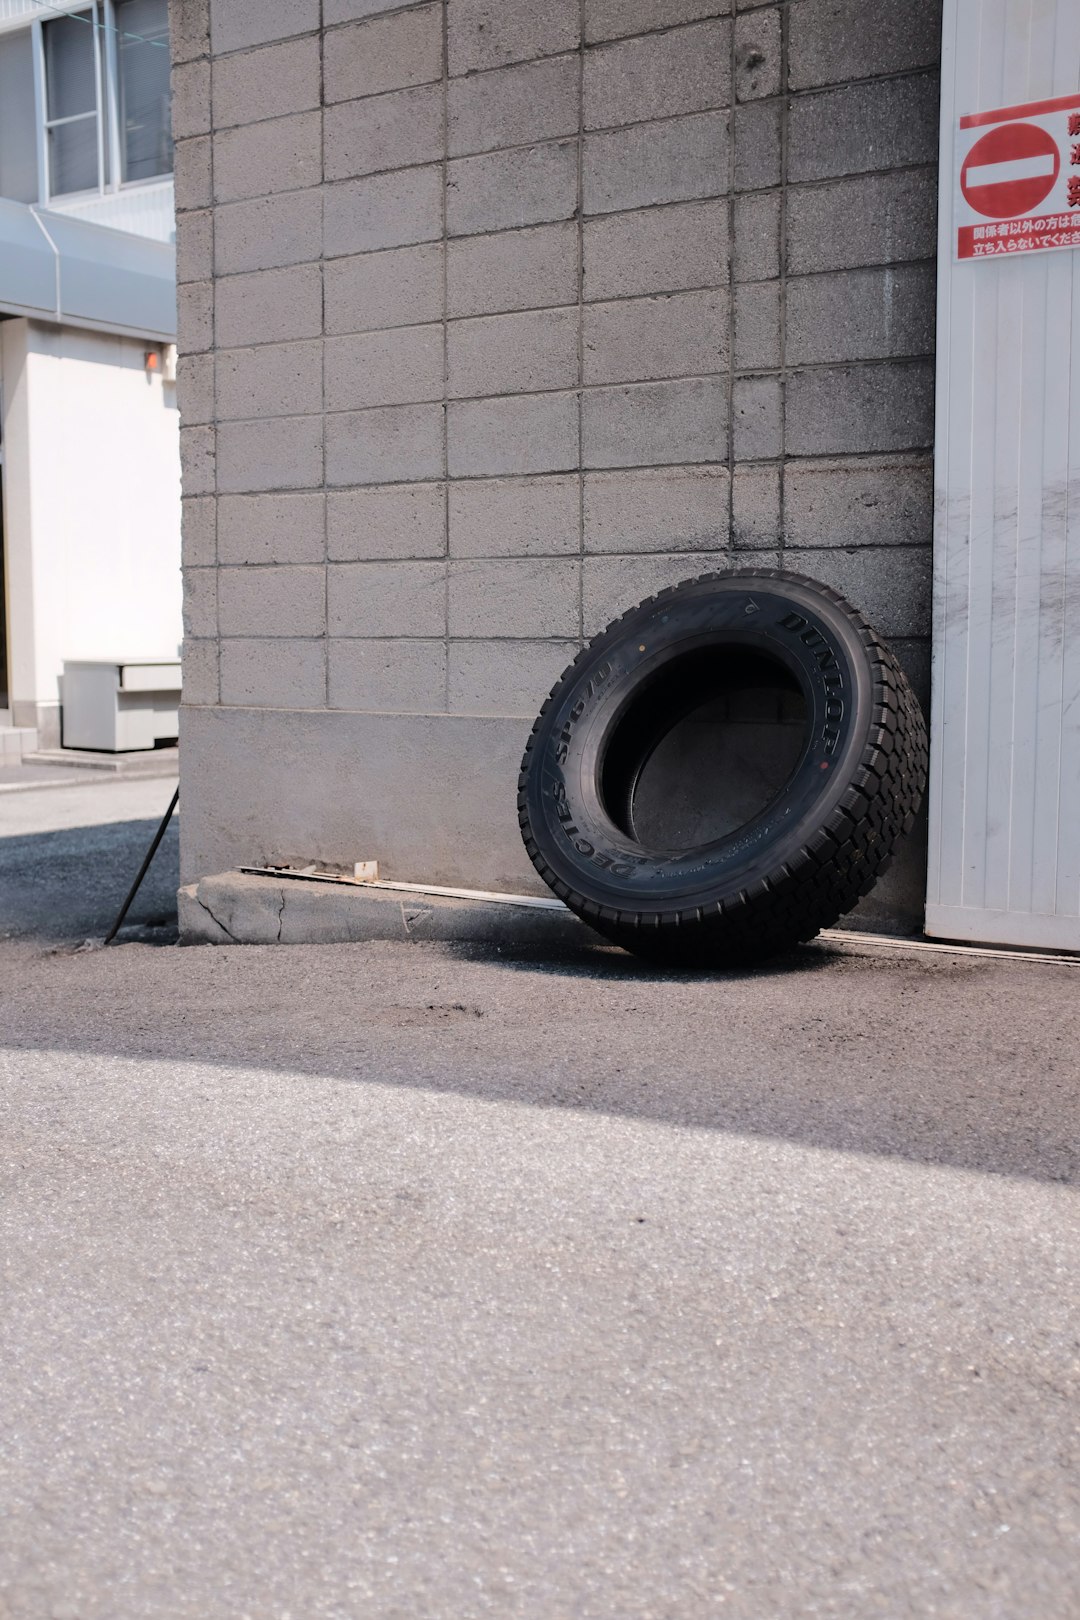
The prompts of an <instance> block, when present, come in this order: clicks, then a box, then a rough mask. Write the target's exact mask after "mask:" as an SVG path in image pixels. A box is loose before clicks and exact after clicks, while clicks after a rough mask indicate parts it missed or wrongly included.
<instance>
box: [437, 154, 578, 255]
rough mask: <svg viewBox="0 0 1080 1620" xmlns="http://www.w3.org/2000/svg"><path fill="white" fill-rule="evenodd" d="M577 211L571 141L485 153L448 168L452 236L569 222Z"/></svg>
mask: <svg viewBox="0 0 1080 1620" xmlns="http://www.w3.org/2000/svg"><path fill="white" fill-rule="evenodd" d="M576 207H577V146H576V143H575V142H573V141H558V142H552V143H550V144H547V145H543V146H518V147H514V148H513V149H512V150H511V151H509V152H485V153H482V154H481V155H480V156H479V157H467V158H454V159H453V161H452V162H451V163H449V164H448V165H447V179H446V224H447V229H448V231H449V232H450V235H451V236H471V235H474V234H476V233H477V232H479V231H500V230H509V229H511V228H513V227H514V226H517V225H537V224H540V223H542V222H544V221H547V220H553V219H569V218H570V217H571V216H572V215H573V213H574V210H575V208H576Z"/></svg>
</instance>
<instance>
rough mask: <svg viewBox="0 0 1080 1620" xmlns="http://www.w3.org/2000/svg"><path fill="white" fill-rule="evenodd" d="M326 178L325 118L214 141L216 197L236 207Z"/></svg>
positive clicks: (294, 117)
mask: <svg viewBox="0 0 1080 1620" xmlns="http://www.w3.org/2000/svg"><path fill="white" fill-rule="evenodd" d="M321 179H322V114H321V113H317V112H306V113H293V114H291V115H290V117H288V118H271V119H269V120H268V121H267V122H266V123H265V124H246V125H243V126H241V128H239V129H226V130H223V131H222V132H221V133H220V134H216V135H215V136H214V197H215V200H216V201H217V202H235V201H237V200H238V199H239V198H241V197H263V196H266V195H267V194H268V193H270V192H274V191H299V190H300V189H301V188H302V187H303V186H316V185H318V184H319V182H320V180H321Z"/></svg>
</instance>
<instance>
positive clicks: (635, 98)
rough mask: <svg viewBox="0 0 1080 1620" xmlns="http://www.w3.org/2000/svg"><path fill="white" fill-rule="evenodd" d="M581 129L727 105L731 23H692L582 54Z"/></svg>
mask: <svg viewBox="0 0 1080 1620" xmlns="http://www.w3.org/2000/svg"><path fill="white" fill-rule="evenodd" d="M584 90H585V128H586V129H610V128H612V127H613V126H614V125H616V124H636V123H640V122H642V120H644V119H649V118H673V117H676V116H677V115H679V114H681V113H696V112H706V111H707V110H708V109H709V108H710V107H726V106H728V105H729V104H730V102H731V24H730V23H729V22H727V21H726V20H720V19H717V20H714V21H710V22H701V23H694V24H692V25H691V26H690V27H689V28H676V29H672V30H671V32H669V33H661V34H645V35H642V36H640V37H639V38H637V39H627V40H623V41H620V42H619V43H618V44H616V45H600V46H597V47H595V48H594V49H592V50H589V51H587V52H586V54H585V84H584Z"/></svg>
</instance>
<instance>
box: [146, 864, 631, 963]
mask: <svg viewBox="0 0 1080 1620" xmlns="http://www.w3.org/2000/svg"><path fill="white" fill-rule="evenodd" d="M177 901H178V907H179V913H180V943H181V944H182V945H342V944H349V943H356V942H359V941H364V940H374V939H394V940H406V941H413V942H417V943H418V942H422V941H424V940H439V941H459V942H460V941H472V942H474V943H483V944H488V945H513V946H521V945H541V946H546V947H553V948H555V947H557V948H562V949H565V948H566V947H568V946H570V947H578V948H580V947H582V946H588V945H596V944H597V943H600V941H599V939H598V936H597V935H596V934H594V933H593V932H592V930H591V929H589V928H586V926H585V924H584V923H582V922H580V921H579V920H578V918H577V917H575V916H574V915H573V914H572V912H569V911H567V910H566V908H565V906H550V905H549V906H544V905H535V904H532V905H530V904H529V903H528V901H527V900H515V899H513V898H512V897H510V896H508V897H507V898H506V900H489V899H476V900H465V899H450V898H448V897H447V896H445V895H439V894H428V893H424V892H422V891H416V892H413V891H410V892H403V891H402V890H400V889H390V888H380V887H378V886H377V885H375V884H371V885H370V886H369V885H367V884H365V885H363V886H360V885H356V886H353V885H351V884H344V883H343V884H340V885H339V884H334V883H319V882H314V881H312V882H306V881H304V879H302V878H273V877H256V876H254V875H252V874H250V873H247V872H221V873H218V874H217V875H215V876H214V877H205V878H201V879H200V880H199V882H198V883H189V884H187V885H186V886H185V887H184V888H182V889H181V890H180V891H179V894H178V896H177Z"/></svg>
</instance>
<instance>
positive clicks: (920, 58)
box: [788, 0, 941, 90]
mask: <svg viewBox="0 0 1080 1620" xmlns="http://www.w3.org/2000/svg"><path fill="white" fill-rule="evenodd" d="M940 56H941V0H877V3H876V4H875V6H874V14H873V24H872V26H869V27H868V26H867V16H866V6H865V4H864V0H806V4H805V5H798V6H794V7H792V9H791V32H790V37H789V40H788V84H789V85H790V87H791V89H792V90H809V89H812V88H814V86H816V85H819V84H844V83H845V82H846V81H847V80H849V79H869V78H873V77H874V76H875V75H877V74H882V73H909V72H911V70H912V69H913V68H923V67H935V66H936V65H937V63H938V61H939V59H940Z"/></svg>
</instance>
